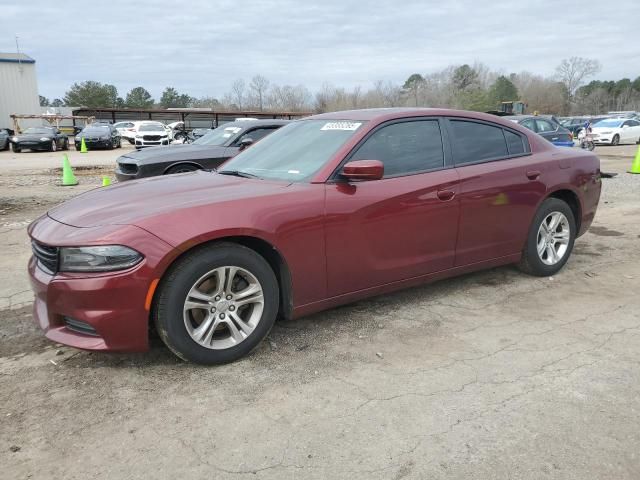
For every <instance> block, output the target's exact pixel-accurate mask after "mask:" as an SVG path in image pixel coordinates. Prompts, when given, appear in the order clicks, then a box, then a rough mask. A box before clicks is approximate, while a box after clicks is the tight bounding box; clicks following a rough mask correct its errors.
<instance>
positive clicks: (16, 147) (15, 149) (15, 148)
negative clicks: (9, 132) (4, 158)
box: [11, 143, 22, 153]
mask: <svg viewBox="0 0 640 480" xmlns="http://www.w3.org/2000/svg"><path fill="white" fill-rule="evenodd" d="M11 151H12V152H13V153H20V152H21V151H22V149H21V148H20V147H19V146H18V145H16V144H15V143H12V144H11Z"/></svg>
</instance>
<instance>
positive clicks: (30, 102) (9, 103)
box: [0, 52, 41, 128]
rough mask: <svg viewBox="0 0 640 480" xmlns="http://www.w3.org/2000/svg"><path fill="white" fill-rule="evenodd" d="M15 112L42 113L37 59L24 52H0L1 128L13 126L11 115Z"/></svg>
mask: <svg viewBox="0 0 640 480" xmlns="http://www.w3.org/2000/svg"><path fill="white" fill-rule="evenodd" d="M14 113H17V114H37V113H40V97H39V96H38V80H37V78H36V61H35V60H34V59H33V58H31V57H29V56H27V55H25V54H23V53H2V52H0V128H13V125H12V122H11V119H10V118H9V115H11V114H14ZM36 123H37V124H38V125H39V124H40V123H41V122H36Z"/></svg>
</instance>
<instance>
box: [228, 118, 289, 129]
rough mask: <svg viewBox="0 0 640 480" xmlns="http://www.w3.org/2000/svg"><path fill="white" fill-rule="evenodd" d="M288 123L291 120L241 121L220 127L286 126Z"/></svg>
mask: <svg viewBox="0 0 640 480" xmlns="http://www.w3.org/2000/svg"><path fill="white" fill-rule="evenodd" d="M287 123H291V120H282V119H278V118H274V119H267V120H239V121H235V122H226V123H221V124H220V127H231V126H234V127H242V128H248V127H255V126H260V125H286V124H287Z"/></svg>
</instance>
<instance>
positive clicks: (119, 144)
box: [116, 138, 122, 148]
mask: <svg viewBox="0 0 640 480" xmlns="http://www.w3.org/2000/svg"><path fill="white" fill-rule="evenodd" d="M116 148H122V139H121V138H119V139H118V146H117V147H116Z"/></svg>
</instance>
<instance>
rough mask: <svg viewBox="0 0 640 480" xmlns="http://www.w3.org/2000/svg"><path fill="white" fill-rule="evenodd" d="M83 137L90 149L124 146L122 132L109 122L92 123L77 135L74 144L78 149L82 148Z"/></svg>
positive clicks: (110, 148)
mask: <svg viewBox="0 0 640 480" xmlns="http://www.w3.org/2000/svg"><path fill="white" fill-rule="evenodd" d="M82 139H84V144H85V145H86V147H87V148H88V149H89V150H92V149H96V148H108V149H109V150H112V149H114V148H120V147H121V146H122V137H120V132H118V130H117V129H116V128H115V127H114V126H113V125H111V124H108V123H90V124H89V125H87V126H86V127H84V128H83V129H82V131H81V132H80V133H78V134H77V135H76V136H75V139H74V146H75V148H76V150H80V148H81V146H82Z"/></svg>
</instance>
